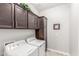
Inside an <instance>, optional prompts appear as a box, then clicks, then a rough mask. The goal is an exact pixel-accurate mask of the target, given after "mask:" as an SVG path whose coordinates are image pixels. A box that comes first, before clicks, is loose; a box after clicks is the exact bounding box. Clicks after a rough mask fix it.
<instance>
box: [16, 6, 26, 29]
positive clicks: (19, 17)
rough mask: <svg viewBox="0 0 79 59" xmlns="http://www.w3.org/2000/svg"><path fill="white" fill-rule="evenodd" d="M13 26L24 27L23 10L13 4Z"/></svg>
mask: <svg viewBox="0 0 79 59" xmlns="http://www.w3.org/2000/svg"><path fill="white" fill-rule="evenodd" d="M15 28H26V17H25V11H24V10H23V8H21V7H20V6H18V5H15Z"/></svg>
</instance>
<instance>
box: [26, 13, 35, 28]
mask: <svg viewBox="0 0 79 59" xmlns="http://www.w3.org/2000/svg"><path fill="white" fill-rule="evenodd" d="M34 22H35V20H34V15H33V14H32V13H31V12H28V28H29V29H34V27H35V24H34Z"/></svg>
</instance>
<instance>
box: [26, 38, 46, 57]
mask: <svg viewBox="0 0 79 59" xmlns="http://www.w3.org/2000/svg"><path fill="white" fill-rule="evenodd" d="M26 41H27V43H28V44H30V45H33V46H36V47H38V50H39V51H38V53H39V56H45V41H44V40H38V39H36V38H35V37H31V38H28V39H27V40H26Z"/></svg>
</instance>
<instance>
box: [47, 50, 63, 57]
mask: <svg viewBox="0 0 79 59" xmlns="http://www.w3.org/2000/svg"><path fill="white" fill-rule="evenodd" d="M46 56H63V55H61V54H58V53H56V52H51V51H47V52H46Z"/></svg>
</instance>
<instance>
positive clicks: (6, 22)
mask: <svg viewBox="0 0 79 59" xmlns="http://www.w3.org/2000/svg"><path fill="white" fill-rule="evenodd" d="M13 10H14V9H13V4H9V3H0V28H13V27H14V15H13V14H14V12H13Z"/></svg>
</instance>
